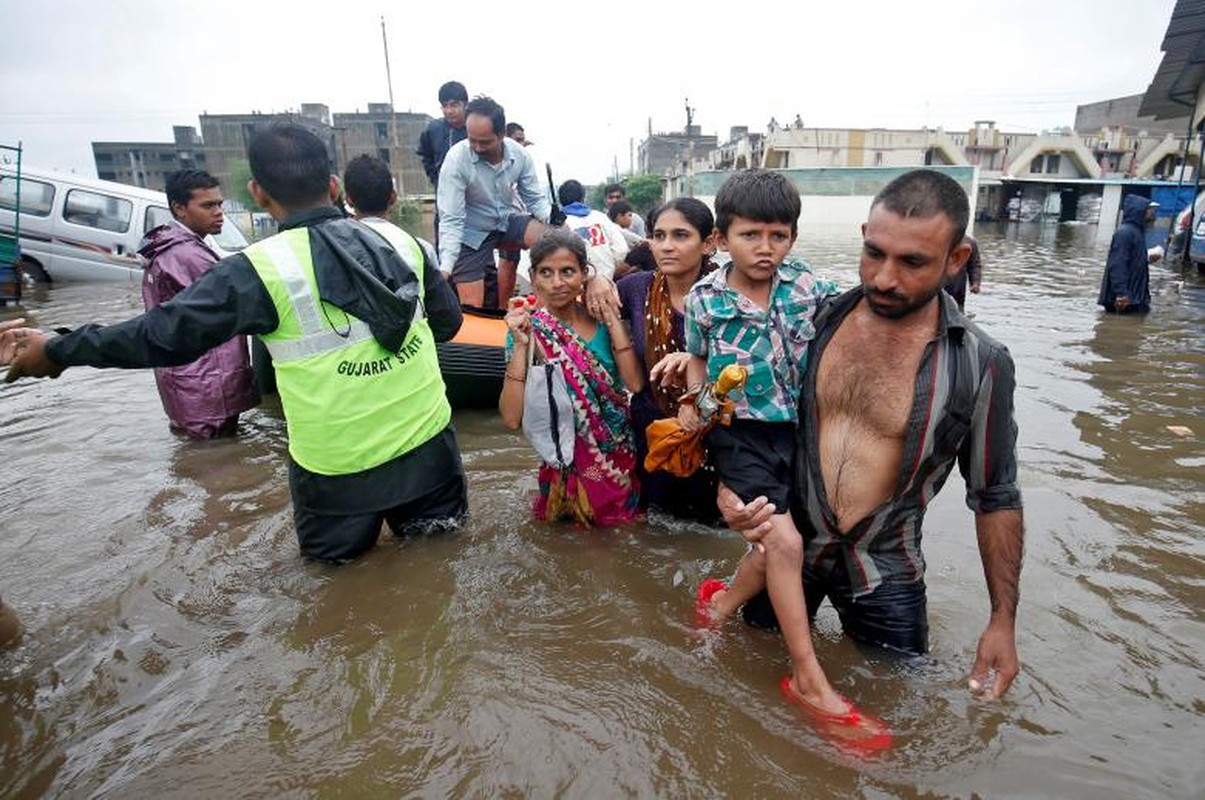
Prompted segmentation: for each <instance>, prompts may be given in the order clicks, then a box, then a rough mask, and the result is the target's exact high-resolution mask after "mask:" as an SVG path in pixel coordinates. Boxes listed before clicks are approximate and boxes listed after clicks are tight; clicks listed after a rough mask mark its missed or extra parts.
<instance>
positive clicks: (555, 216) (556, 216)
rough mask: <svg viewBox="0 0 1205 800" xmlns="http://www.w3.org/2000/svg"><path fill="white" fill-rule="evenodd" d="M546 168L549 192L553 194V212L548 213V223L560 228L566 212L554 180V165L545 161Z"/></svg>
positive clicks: (563, 222)
mask: <svg viewBox="0 0 1205 800" xmlns="http://www.w3.org/2000/svg"><path fill="white" fill-rule="evenodd" d="M544 169H545V170H547V171H548V194H550V195H552V212H551V213H550V214H549V215H548V224H549V225H552V226H553V227H555V228H559V227H560V226H561V225H564V224H565V212H564V211H562V210H561V204H560V202H559V201H558V200H557V196H556V184H555V183H553V180H552V165H551V164H549V163H547V162H545V163H544Z"/></svg>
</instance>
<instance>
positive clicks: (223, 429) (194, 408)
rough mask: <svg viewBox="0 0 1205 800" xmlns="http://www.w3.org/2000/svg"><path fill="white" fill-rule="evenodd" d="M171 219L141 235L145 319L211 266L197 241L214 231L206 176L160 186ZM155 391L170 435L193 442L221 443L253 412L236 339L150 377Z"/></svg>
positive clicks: (218, 219) (215, 205) (218, 203)
mask: <svg viewBox="0 0 1205 800" xmlns="http://www.w3.org/2000/svg"><path fill="white" fill-rule="evenodd" d="M167 201H168V204H169V205H170V206H171V211H172V216H173V217H175V219H174V220H173V221H172V222H169V223H167V224H166V225H160V226H159V227H157V228H153V229H152V230H150V231H148V232H147V234H146V236H145V237H144V238H143V240H142V243H141V244H139V245H138V254H139V255H141V256H142V258H143V268H144V272H143V276H142V300H143V302H144V303H145V304H146V308H147V310H148V311H149V310H150V309H152V308H154V307H155V306H157V305H159V304H160V303H164V302H166V301H168V300H170V299H172V298H173V297H175V296H176V294H177V293H179V292H180V291H181V290H182V289H184V287H186V286H189V285H190V284H192V282H193V281H195V280H196V279H197V278H199V277H201V275H203V274H204V273H205V272H207V271H208V270H209V269H210V267H212V266H213V265H214V264H215V263H217V261H218V258H219V257H218V254H217V253H215V252H213V250H211V249H210V248H209V246H208V245H207V244H205V240H204V237H205V236H206V235H208V234H211V233H217V232H218V231H220V230H221V229H222V190H221V189H220V188H219V186H218V181H217V179H216V178H214V177H213V176H212V175H210V174H209V173H208V172H203V171H201V170H194V169H185V170H180V171H179V172H174V173H172V174H171V175H169V176H168V178H167ZM155 383H157V384H158V385H159V397H160V398H161V399H162V400H163V410H164V411H165V412H167V417H168V419H169V420H171V428H172V430H173V431H181V432H183V433H187V434H188V435H189V436H192V437H194V438H197V439H212V438H214V437H215V436H228V435H231V434H233V433H234V429H235V426H236V425H238V416H239V414H241V413H242V412H244V411H246V410H247V409H249V408H254V407H255V406H256V405H258V404H259V393H258V392H257V391H256V389H255V382H254V375H253V373H252V370H251V358H250V356H249V355H248V352H247V340H246V337H243V336H236V337H235V338H233V339H231V340H230V341H228V342H226V343H225V344H221V345H218V346H217V347H215V348H213V349H212V350H210V351H209V352H207V353H205V355H203V356H201V357H200V358H198V359H197V360H196V361H193V362H192V363H189V364H184V365H183V366H179V367H159V368H156V369H155Z"/></svg>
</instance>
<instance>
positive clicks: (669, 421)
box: [644, 364, 749, 478]
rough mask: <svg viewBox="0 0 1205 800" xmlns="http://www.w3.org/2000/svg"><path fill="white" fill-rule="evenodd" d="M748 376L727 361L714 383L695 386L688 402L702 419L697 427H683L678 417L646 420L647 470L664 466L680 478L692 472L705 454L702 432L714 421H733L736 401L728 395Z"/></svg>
mask: <svg viewBox="0 0 1205 800" xmlns="http://www.w3.org/2000/svg"><path fill="white" fill-rule="evenodd" d="M748 377H749V370H748V369H746V368H745V367H742V366H740V365H739V364H729V365H728V366H726V367H724V368H723V369H722V370H720V374H719V376H718V377H717V378H716V382H715V383H714V384H708V385H707V386H704V387H702V389H701V390H700V389H696V390H695V391H696V392H697V395H695V397H694V398H687V402H690V401H691V400H692V399H693V400H694V402H695V406H696V407H697V408H698V410H699V418H700V419H702V420H703V422H704V424H703V425H702V427H700V428H698V429H697V430H694V431H685V430H683V429H682V426H681V425H680V424H679V423H678V418H677V417H666V418H665V419H658V420H654V421H653V422H652V423H651V424H649V426H648V428H647V430H646V431H645V436H646V437H647V438H648V442H649V451H648V455H646V456H645V457H644V468H645V469H646V470H648V471H649V472H652V471H653V470H657V469H663V470H665V471H666V472H669V473H670V474H672V475H677V476H678V477H680V478H685V477H688V476H690V475H692V474H694V472H695V471H696V470H698V468H699V467H701V466H703V461H704V460H705V459H706V457H707V451H706V448H705V447H704V445H703V436H704V435H705V434H706V433H707V431H708V430H710V429H711V426H712V425H714V424H715V423H717V422H719V423H720V424H721V425H727V424H728V423H729V422H731V421H732V407H733V405H735V404H734V403H733V401H732V398H731V397H730V396H729V395H731V394H734V393H736V392H739V391H740V390H742V389H744V388H745V381H746V380H747V379H748Z"/></svg>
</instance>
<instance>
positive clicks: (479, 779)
mask: <svg viewBox="0 0 1205 800" xmlns="http://www.w3.org/2000/svg"><path fill="white" fill-rule="evenodd" d="M853 233H854V232H853V231H850V230H844V229H843V230H837V229H822V228H816V229H810V230H809V229H806V228H805V229H804V230H803V232H802V236H801V244H800V245H799V246H798V251H799V252H800V254H802V255H803V256H805V257H807V258H808V259H809V260H811V261H812V262H813V264H815V265H816V266H817V267H818V268H819V269H820V271H821V272H822V273H823V274H826V275H828V276H831V277H834V278H836V279H837V280H838V281H840V282H841V283H842V284H843V285H850V284H851V283H853V282H854V281H855V280H856V252H857V240H856V238H854V236H853V235H852V234H853ZM978 234H979V236H980V238H981V241H982V250H983V255H984V263H985V280H984V286H985V291H984V293H983V294H981V295H978V296H975V295H972V296H971V297H970V299H969V301H968V306H969V309H970V310H971V311H973V312H974V314H975V316H976V321H977V322H979V323H980V324H981V325H983V326H984V327H985V328H986V329H987V330H988V331H989V332H991V333H992V334H993V335H994V336H995V337H996V338H998V339H1000V340H1001V341H1003V342H1005V343H1006V344H1008V345H1009V347H1010V349H1011V351H1012V353H1013V355H1014V358H1015V359H1016V362H1017V376H1018V390H1017V420H1018V423H1019V426H1020V444H1019V459H1020V479H1021V482H1022V484H1023V489H1024V495H1025V503H1026V510H1025V516H1026V524H1027V529H1028V536H1027V546H1026V560H1025V572H1024V576H1023V579H1022V599H1021V608H1020V620H1019V624H1018V645H1019V650H1020V655H1021V658H1022V662H1023V671H1022V673H1021V675H1020V677H1019V678H1018V680H1017V682H1016V685H1015V686H1014V688H1013V691H1012V693H1011V694H1010V695H1009V696H1008V698H1007V699H1006V701H1004V702H1000V703H991V704H984V703H980V702H976V701H974V700H972V699H971V698H970V697H969V696H968V695H967V693H966V691H965V689H964V680H965V676H966V672H967V670H968V668H969V666H970V662H971V659H972V656H973V652H974V647H975V641H976V638H977V636H978V634H979V632H980V630H981V629H982V626H983V624H984V622H985V620H986V617H987V595H986V591H985V589H984V583H983V576H982V570H981V567H980V565H979V561H978V554H977V550H976V547H975V536H974V531H973V519H972V516H971V514H970V512H969V511H968V510H967V509H966V507H965V505H964V503H963V486H962V481H961V478H960V477H959V476H958V475H957V474H955V475H954V476H952V477H951V479H950V481H949V483H948V484H947V486H946V488H945V490H944V491H943V492H942V493H941V495H940V496H939V497H938V499H937V500H936V501H935V502H934V504H933V506H932V507H931V511H930V514H929V517H928V519H927V522H926V527H925V529H926V535H925V540H924V549H925V552H926V555H927V558H928V562H929V572H928V584H929V615H930V623H931V646H932V652H931V653H930V654H929V655H928V656H927V657H926V658H923V659H914V660H909V661H903V662H901V661H898V660H893V659H888V658H884V657H883V656H881V655H877V654H873V653H871V654H867V653H863V652H861V651H860V650H859V649H858V648H857V647H855V646H854V645H853V644H852V643H851V642H850V641H849V640H847V639H845V638H843V637H842V636H841V634H840V630H839V627H838V625H837V623H836V618H835V614H834V613H833V612H832V610H831V609H830V608H828V607H827V606H826V607H825V608H823V609H822V610H821V613H820V617H819V619H818V623H817V633H816V637H817V650H818V652H819V655H820V659H821V661H822V663H823V664H824V665H825V666H826V667H827V669H828V672H829V675H830V676H831V677H832V678H833V680H834V682H835V683H836V684H837V686H838V688H839V689H840V690H841V691H843V692H845V693H846V694H848V695H850V696H851V697H853V698H855V699H856V700H857V701H858V702H859V703H860V704H862V705H864V706H866V707H867V708H868V709H871V710H873V711H875V712H876V713H878V714H879V715H880V716H882V717H884V718H885V719H887V720H889V721H890V723H891V725H892V726H893V727H894V729H895V731H896V734H897V744H896V746H895V748H894V749H893V750H892V751H891V752H890V753H888V754H887V755H886V756H885V757H883V758H880V759H877V760H873V761H859V760H854V759H851V758H848V757H846V756H843V755H842V754H841V753H839V752H837V751H835V750H833V749H832V748H831V747H829V746H828V745H827V744H826V743H825V742H824V741H823V740H822V739H820V738H819V737H818V736H817V735H816V733H814V732H813V731H812V729H811V728H810V727H809V726H808V724H807V722H806V721H805V720H803V719H801V718H800V717H799V716H798V715H797V714H796V713H794V712H793V711H792V709H791V708H790V707H788V706H787V705H785V704H784V703H783V702H782V701H781V699H780V697H779V695H778V689H777V680H778V678H779V677H780V676H781V675H783V674H785V673H786V670H787V656H786V652H785V649H784V647H783V646H782V644H781V642H780V641H779V639H777V638H776V637H775V636H773V635H770V634H766V633H763V632H759V631H753V630H749V629H745V628H743V627H742V626H741V625H740V624H739V623H738V624H733V625H731V626H729V627H727V628H725V629H723V630H722V631H720V632H718V633H715V634H709V635H705V636H700V635H698V634H697V633H696V632H694V631H693V630H692V625H691V616H692V609H691V606H692V593H693V589H694V587H695V585H696V584H697V583H698V582H699V580H701V579H702V578H703V577H706V576H709V575H716V576H723V575H726V574H729V573H730V572H731V571H732V570H733V569H734V567H735V565H736V563H737V561H738V559H739V557H740V555H741V553H742V551H743V547H742V545H741V544H740V542H739V541H738V540H737V539H736V537H735V536H734V535H732V534H730V533H727V532H724V531H716V530H710V529H707V528H701V527H693V526H690V525H685V524H681V523H677V522H674V521H672V520H666V519H652V520H649V521H648V522H647V523H645V524H633V525H630V526H627V527H624V528H622V529H615V530H598V531H582V530H578V529H574V528H571V527H565V526H557V525H545V524H537V523H533V522H532V521H530V519H529V514H528V505H527V496H528V495H529V493H530V492H531V491H532V490H533V489H534V487H535V478H534V461H533V456H532V453H531V451H530V449H529V448H528V447H527V445H526V443H525V442H524V440H523V439H522V438H521V437H520V436H518V435H516V434H512V433H509V432H507V431H505V430H504V429H503V428H502V426H501V425H500V424H499V422H498V421H497V418H496V414H494V413H491V412H488V411H473V412H463V413H459V414H458V415H457V417H456V424H457V427H458V430H459V434H460V441H461V445H462V448H463V451H464V458H465V464H466V468H467V470H468V474H469V477H470V489H471V509H472V519H471V522H470V523H469V524H468V525H467V526H466V527H465V528H464V529H463V530H462V531H460V532H459V533H457V534H454V535H447V536H442V537H437V538H423V539H416V540H409V541H405V542H396V541H393V540H391V539H388V538H384V539H382V542H381V544H380V546H378V547H377V548H376V549H375V550H374V551H373V552H372V553H371V554H370V555H368V556H367V557H365V558H363V559H362V560H361V561H359V562H357V563H355V564H353V565H350V566H346V567H342V568H330V567H325V566H318V565H314V564H309V563H306V562H304V561H303V560H301V559H300V558H299V557H298V554H297V545H296V541H295V539H294V535H293V531H292V527H291V517H290V510H289V497H288V488H287V484H286V474H285V467H284V463H283V460H282V455H283V453H284V452H285V434H284V426H283V423H282V420H281V417H280V413H279V409H278V408H277V407H274V406H273V405H271V404H267V405H265V406H264V407H262V408H261V409H258V410H256V411H254V412H252V413H250V414H248V415H246V417H245V422H244V424H243V426H242V435H241V436H240V437H239V438H238V439H236V440H229V441H221V442H213V443H197V442H190V441H186V440H183V439H180V438H177V437H175V436H173V435H171V434H170V433H169V432H168V430H167V425H166V424H165V422H164V419H163V415H162V411H161V409H160V407H159V401H158V397H157V395H156V393H155V388H154V382H153V379H152V376H151V374H150V373H149V372H126V371H118V370H107V371H100V370H92V369H74V370H70V371H69V372H67V373H66V374H65V375H64V376H63V377H62V378H61V379H59V380H57V381H43V382H32V381H30V382H22V383H20V384H17V385H13V386H7V387H0V411H2V413H0V594H2V595H3V597H4V599H5V601H7V602H8V603H10V604H11V605H13V606H14V607H15V608H16V610H17V611H18V613H19V614H20V616H21V618H22V620H23V621H24V623H25V626H26V628H27V634H26V637H25V639H24V641H23V642H22V644H21V645H20V647H18V648H17V649H16V650H13V651H9V652H5V653H3V654H0V797H6V798H24V797H39V796H46V797H156V798H160V797H299V798H307V797H402V796H421V797H445V796H455V797H489V796H533V797H550V796H565V797H615V796H636V797H716V796H733V797H740V796H765V797H775V796H805V797H893V796H902V797H911V796H931V795H941V796H946V795H952V796H971V795H973V794H978V795H982V796H992V797H1002V796H1003V797H1035V796H1052V797H1053V796H1057V797H1190V796H1195V797H1200V796H1201V791H1202V789H1201V787H1202V785H1203V784H1205V767H1203V765H1202V759H1201V753H1202V752H1203V750H1202V748H1203V746H1205V735H1203V734H1205V725H1203V724H1202V719H1203V715H1205V670H1203V668H1202V658H1203V656H1202V653H1203V652H1205V647H1203V645H1205V621H1203V619H1202V609H1203V605H1205V601H1203V597H1205V593H1203V592H1202V586H1203V583H1205V570H1203V565H1205V542H1203V539H1202V533H1203V527H1205V526H1203V521H1205V491H1203V486H1202V480H1201V476H1202V471H1203V469H1205V448H1202V437H1205V419H1203V418H1202V407H1203V406H1205V343H1203V342H1202V336H1203V334H1205V280H1203V279H1202V278H1201V277H1200V276H1199V275H1198V274H1197V273H1196V272H1195V271H1188V272H1185V273H1183V274H1182V273H1180V272H1179V271H1176V270H1173V269H1170V268H1167V267H1163V266H1156V267H1154V268H1153V269H1152V283H1153V287H1154V293H1155V300H1154V312H1153V313H1152V314H1151V315H1150V316H1148V317H1146V318H1145V319H1138V318H1123V317H1116V316H1108V315H1103V314H1102V313H1101V312H1100V311H1099V310H1098V309H1097V308H1096V306H1095V305H1094V300H1095V296H1096V290H1097V286H1098V284H1099V280H1100V272H1101V264H1102V263H1103V259H1104V252H1105V247H1106V244H1107V243H1102V242H1098V241H1096V237H1095V229H1094V228H1092V227H1078V228H1077V227H1068V226H1062V227H1059V226H1050V225H1047V226H1042V225H1036V224H1030V225H1020V226H1017V225H1013V226H1008V227H1002V228H984V227H982V226H981V227H980V229H979V231H978ZM139 306H140V301H139V298H138V294H137V290H136V288H134V287H126V286H112V285H109V286H95V285H93V286H83V285H65V286H62V287H56V288H54V289H51V290H48V291H45V290H43V291H34V292H31V293H30V294H29V296H27V298H26V303H25V306H24V311H25V313H26V315H27V316H30V317H32V318H33V319H35V320H36V321H37V323H38V324H41V325H45V326H55V325H76V324H79V323H82V322H85V321H89V320H98V321H117V320H120V319H124V318H126V317H127V316H130V315H132V314H134V313H136V312H137V311H138V310H140V308H139ZM11 315H12V312H11V309H10V310H7V311H6V310H0V317H6V316H11ZM1177 425H1183V426H1186V427H1188V428H1190V429H1191V430H1192V431H1193V433H1192V434H1190V435H1187V436H1184V435H1179V434H1177V433H1175V432H1173V431H1171V430H1169V429H1168V426H1177Z"/></svg>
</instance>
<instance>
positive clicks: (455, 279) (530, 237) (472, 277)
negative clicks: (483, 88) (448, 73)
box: [436, 97, 560, 307]
mask: <svg viewBox="0 0 1205 800" xmlns="http://www.w3.org/2000/svg"><path fill="white" fill-rule="evenodd" d="M465 111H466V116H465V120H466V122H465V129H466V130H467V131H468V139H467V140H466V141H463V142H460V143H458V144H456V145H454V146H453V147H452V149H451V150H449V151H448V156H447V158H446V159H444V165H443V169H441V170H440V173H439V191H438V194H437V196H436V201H437V202H436V205H437V206H438V208H439V269H440V271H441V272H443V273H444V275H445V276H446V277H447V279H448V281H449V282H451V284H452V285H453V286H454V287H455V289H456V294H457V295H458V296H459V298H460V302H461V303H464V304H465V305H470V306H477V307H481V306H485V305H487V304H488V305H489V306H490V307H493V306H496V305H498V303H499V301H501V302H502V303H505V302H506V298H505V297H502V298H500V297H499V294H500V293H499V291H498V290H499V286H498V266H497V263H496V262H495V261H494V250H496V249H500V250H507V249H511V250H515V249H526V248H529V247H531V246H532V245H533V244H534V243H535V241H536V240H537V239H539V238H540V235H541V234H542V233H544V230H545V229H546V228H547V227H548V223H549V217H550V216H551V213H552V204H551V203H550V202H549V200H548V197H547V196H546V195H545V194H544V192H543V191H542V190H541V186H540V180H539V177H538V175H537V174H536V166H535V161H534V160H533V159H532V157H531V156H530V155H529V154H528V153H527V152H526V150H525V149H524V147H523V145H521V144H519V143H518V142H516V141H515V140H513V139H509V138H507V137H506V112H505V110H503V108H502V106H500V105H498V103H496V102H495V101H494V100H493V99H492V98H489V97H475V98H473V100H472V101H471V102H470V103H469V104H468V106H467V107H466V110H465ZM516 194H517V195H518V198H519V199H520V200H521V201H522V202H523V206H524V207H525V208H526V209H527V210H528V213H523V212H519V211H516V210H515V207H514V200H515V195H516ZM557 222H558V223H559V222H560V221H559V220H558V221H557ZM503 288H505V287H503Z"/></svg>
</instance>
